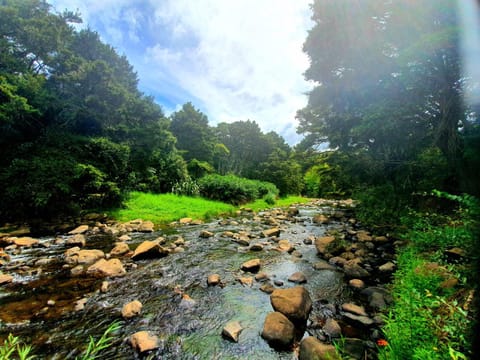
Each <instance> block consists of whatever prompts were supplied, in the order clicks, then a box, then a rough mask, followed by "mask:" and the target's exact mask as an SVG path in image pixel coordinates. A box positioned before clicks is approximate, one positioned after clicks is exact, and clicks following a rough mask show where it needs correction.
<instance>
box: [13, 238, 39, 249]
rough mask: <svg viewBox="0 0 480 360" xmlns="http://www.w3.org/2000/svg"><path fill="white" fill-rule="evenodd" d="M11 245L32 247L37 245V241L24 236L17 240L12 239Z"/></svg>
mask: <svg viewBox="0 0 480 360" xmlns="http://www.w3.org/2000/svg"><path fill="white" fill-rule="evenodd" d="M13 243H14V244H15V245H17V246H24V247H32V246H35V245H38V243H39V241H38V240H37V239H34V238H31V237H28V236H24V237H19V238H13Z"/></svg>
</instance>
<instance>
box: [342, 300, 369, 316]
mask: <svg viewBox="0 0 480 360" xmlns="http://www.w3.org/2000/svg"><path fill="white" fill-rule="evenodd" d="M342 310H343V311H346V312H349V313H352V314H355V315H361V316H367V312H366V311H365V308H364V307H363V306H359V305H355V304H353V303H345V304H342Z"/></svg>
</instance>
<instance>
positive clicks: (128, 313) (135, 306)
mask: <svg viewBox="0 0 480 360" xmlns="http://www.w3.org/2000/svg"><path fill="white" fill-rule="evenodd" d="M141 311H142V303H141V302H140V301H138V300H134V301H131V302H129V303H127V304H125V305H123V307H122V317H123V318H124V319H130V318H132V317H135V316H137V315H140V312H141Z"/></svg>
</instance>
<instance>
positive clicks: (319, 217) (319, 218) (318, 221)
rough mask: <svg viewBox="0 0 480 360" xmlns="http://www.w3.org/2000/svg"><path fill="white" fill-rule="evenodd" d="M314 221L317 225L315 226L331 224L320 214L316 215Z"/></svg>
mask: <svg viewBox="0 0 480 360" xmlns="http://www.w3.org/2000/svg"><path fill="white" fill-rule="evenodd" d="M312 221H313V222H314V223H315V224H320V225H322V224H328V223H329V222H330V219H329V218H328V217H327V216H325V215H323V214H318V215H315V216H314V217H313V219H312Z"/></svg>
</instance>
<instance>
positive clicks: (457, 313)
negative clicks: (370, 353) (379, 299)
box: [379, 197, 478, 360]
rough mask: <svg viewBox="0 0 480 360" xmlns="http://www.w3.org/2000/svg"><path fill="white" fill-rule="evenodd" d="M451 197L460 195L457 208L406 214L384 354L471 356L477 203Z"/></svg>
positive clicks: (403, 356) (396, 356)
mask: <svg viewBox="0 0 480 360" xmlns="http://www.w3.org/2000/svg"><path fill="white" fill-rule="evenodd" d="M453 198H455V199H456V200H458V201H459V208H458V210H457V211H456V212H455V213H453V214H450V215H445V214H438V213H434V212H429V213H427V212H424V213H418V212H417V213H410V214H409V216H407V217H405V218H404V220H403V221H404V225H405V226H406V228H408V229H410V230H408V231H407V232H406V233H405V234H404V235H403V238H404V240H405V241H406V244H405V245H404V246H403V247H402V248H400V249H399V250H398V258H397V261H398V262H397V265H398V269H397V271H396V273H395V277H394V281H393V284H392V295H393V298H394V303H393V305H392V306H391V307H390V309H389V313H388V315H387V318H386V323H385V326H384V327H383V330H384V333H385V337H386V339H387V341H388V345H387V346H386V347H385V348H384V349H383V350H382V351H381V352H380V354H379V358H380V359H383V360H387V359H395V360H397V359H398V360H400V359H422V360H425V359H432V360H433V359H445V360H447V359H450V360H456V359H459V360H461V359H469V358H473V357H472V355H473V353H472V351H473V349H472V343H473V338H474V333H473V326H474V319H476V312H477V310H476V309H475V308H474V304H473V299H474V291H475V287H476V283H477V282H478V280H477V274H476V269H475V266H474V265H475V264H476V262H477V260H478V256H477V254H476V253H477V251H472V250H474V249H476V248H475V243H474V239H475V234H476V226H477V225H478V223H477V221H476V217H477V215H478V205H477V204H474V202H473V201H472V198H470V199H468V198H466V199H462V198H460V197H453Z"/></svg>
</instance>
